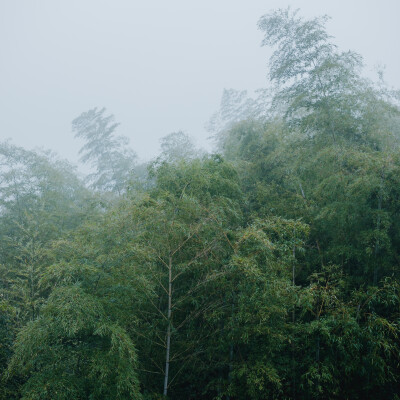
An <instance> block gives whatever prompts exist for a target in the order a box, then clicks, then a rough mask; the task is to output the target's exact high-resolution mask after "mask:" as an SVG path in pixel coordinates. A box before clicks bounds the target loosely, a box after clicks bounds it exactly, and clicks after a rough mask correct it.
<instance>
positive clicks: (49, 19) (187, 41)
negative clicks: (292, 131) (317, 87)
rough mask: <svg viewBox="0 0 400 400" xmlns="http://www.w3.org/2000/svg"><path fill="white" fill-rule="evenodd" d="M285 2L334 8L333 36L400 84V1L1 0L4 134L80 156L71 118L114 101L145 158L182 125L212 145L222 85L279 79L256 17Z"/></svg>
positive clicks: (307, 12)
mask: <svg viewBox="0 0 400 400" xmlns="http://www.w3.org/2000/svg"><path fill="white" fill-rule="evenodd" d="M287 5H291V7H292V8H293V9H296V8H300V9H301V14H302V15H303V16H305V17H311V16H316V15H324V14H327V15H329V16H330V17H331V20H330V21H329V22H328V25H327V26H328V31H329V33H330V34H331V35H332V36H334V37H335V43H336V44H337V45H338V46H339V47H340V48H341V49H343V50H349V49H350V50H355V51H357V52H358V53H360V54H361V55H362V56H363V57H364V61H365V65H366V68H365V73H366V74H367V76H370V77H375V76H376V72H375V71H376V67H377V66H380V67H383V66H385V65H386V69H385V79H386V81H387V82H388V84H389V85H393V86H395V87H399V86H400V78H399V74H398V71H399V70H400V57H399V52H398V51H396V48H395V44H394V43H395V42H396V38H398V37H400V27H399V24H398V21H397V15H398V14H399V12H400V6H399V4H398V2H397V1H394V0H391V1H388V0H384V1H382V2H375V1H352V2H348V1H342V0H339V1H336V2H334V3H333V2H321V1H309V0H307V1H304V0H303V1H292V2H291V3H282V2H281V1H268V2H265V1H258V0H252V1H249V2H240V1H225V0H224V1H219V2H218V3H215V2H211V1H208V0H207V1H203V2H201V3H192V2H185V1H175V0H174V1H170V2H168V3H166V2H162V1H150V2H145V3H140V2H134V1H128V0H116V1H112V2H110V1H105V0H87V1H77V0H72V1H68V2H58V1H52V0H40V1H37V0H36V1H28V0H22V1H7V0H4V1H2V2H1V4H0V47H1V53H2V54H1V60H2V61H1V63H0V76H1V83H0V107H1V113H0V124H1V135H0V138H1V139H2V140H4V139H6V138H11V140H12V142H13V143H15V144H17V145H20V146H23V147H25V148H29V149H33V148H37V147H40V148H45V149H51V150H54V151H56V152H57V153H58V154H59V155H60V156H61V157H63V158H67V159H69V160H71V161H72V162H74V163H77V162H78V150H79V148H80V147H81V145H82V141H79V140H77V139H74V138H73V134H72V130H71V122H72V120H73V119H74V118H76V117H77V116H78V115H80V114H81V113H82V112H84V111H87V110H89V109H92V108H94V107H99V108H102V107H106V108H107V110H108V112H109V113H112V114H114V115H115V118H116V121H118V122H120V123H121V125H120V127H119V128H118V133H119V134H121V135H124V136H126V137H127V138H129V139H130V146H131V147H132V149H133V150H134V151H135V152H136V153H137V154H138V155H139V158H140V159H141V160H149V159H151V158H154V157H155V156H157V154H158V153H159V151H160V138H162V137H163V136H165V135H167V134H169V133H171V132H176V131H183V132H185V133H186V134H188V135H190V136H191V137H193V138H194V140H195V142H196V144H197V145H198V146H199V147H203V148H206V149H208V150H210V149H211V148H213V142H212V141H210V140H209V137H210V133H209V132H207V131H206V129H205V125H206V123H207V122H208V120H209V118H210V117H211V115H212V114H213V113H214V112H215V111H217V110H218V108H219V106H220V100H221V95H222V92H223V90H224V89H230V88H233V89H236V90H248V91H249V93H252V92H253V91H254V90H256V89H259V88H268V87H269V86H270V82H269V80H268V77H267V67H268V58H269V56H270V49H268V48H265V47H264V48H262V47H261V46H260V43H261V39H262V34H261V32H260V31H259V30H258V29H257V21H258V20H259V18H260V17H261V16H262V15H264V14H265V13H267V12H268V11H269V10H271V9H273V8H279V7H282V8H285V7H286V6H287Z"/></svg>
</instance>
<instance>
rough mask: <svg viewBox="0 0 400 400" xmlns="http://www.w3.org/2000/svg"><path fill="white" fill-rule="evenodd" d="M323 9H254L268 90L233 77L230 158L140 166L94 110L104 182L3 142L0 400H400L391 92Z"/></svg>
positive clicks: (180, 137)
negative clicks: (333, 33) (368, 71)
mask: <svg viewBox="0 0 400 400" xmlns="http://www.w3.org/2000/svg"><path fill="white" fill-rule="evenodd" d="M326 21H327V18H326V17H322V18H314V19H311V20H304V19H302V18H300V17H299V16H298V13H297V12H292V11H291V10H290V9H286V10H278V11H274V12H271V13H270V14H267V15H265V16H264V17H262V18H261V19H260V22H259V27H260V29H261V30H262V31H263V32H264V33H265V39H264V41H263V45H269V46H273V47H274V48H275V51H274V53H273V56H272V58H271V62H270V73H269V75H270V78H271V81H272V83H274V84H275V87H274V88H273V89H272V90H269V89H268V90H267V89H263V90H260V91H258V92H257V93H256V95H255V98H250V97H248V96H247V93H246V92H244V91H243V92H240V91H234V90H226V91H224V94H223V99H222V103H221V109H220V111H219V112H218V113H217V114H215V115H214V116H213V118H212V120H211V125H212V130H213V132H214V133H215V134H216V136H215V137H216V139H217V142H218V146H219V150H220V151H221V152H222V155H216V154H214V155H202V154H200V157H199V152H198V150H196V149H195V148H194V147H193V144H192V143H191V141H190V138H189V137H188V136H187V135H186V134H184V133H182V132H175V133H172V134H170V135H168V136H166V137H165V138H164V139H163V140H162V145H161V147H162V153H161V155H160V156H159V157H158V158H157V159H156V160H155V161H153V162H151V163H149V165H145V164H143V165H141V166H140V167H134V155H133V153H132V152H131V151H130V150H128V149H127V148H126V144H127V143H126V140H125V139H124V138H121V137H116V136H115V131H116V128H117V127H118V124H117V123H115V122H114V118H113V116H112V115H109V116H107V115H106V111H105V109H102V110H97V109H93V110H90V111H88V112H86V113H83V114H82V115H81V116H80V117H78V118H77V119H76V120H74V122H73V129H74V131H75V133H76V136H77V137H79V138H81V139H84V141H85V144H84V146H83V148H82V150H81V153H82V161H84V162H90V163H91V165H92V167H94V169H95V172H94V173H93V174H92V175H91V176H90V179H91V183H92V189H95V190H96V192H95V193H96V194H94V193H93V192H91V191H90V190H89V189H87V188H85V187H84V185H83V184H82V183H81V182H80V180H79V179H78V178H77V177H76V175H75V174H74V171H73V169H72V168H71V166H70V165H69V164H68V163H65V162H62V161H60V160H57V159H56V158H55V157H54V156H53V155H51V154H50V153H43V152H42V153H38V152H31V151H26V150H24V149H22V148H19V147H16V146H13V145H11V144H10V143H9V142H6V143H2V144H0V164H1V169H0V179H1V185H0V222H1V230H0V373H1V380H0V398H1V399H3V398H4V399H26V400H28V399H42V400H44V399H82V400H83V399H128V398H129V399H131V398H134V399H140V398H144V399H149V400H150V399H161V398H167V397H168V398H174V399H194V398H196V399H200V400H201V399H204V400H205V399H211V398H215V399H221V400H222V399H266V398H268V399H277V400H278V399H282V400H283V399H338V400H339V399H346V398H351V399H360V400H361V399H366V398H368V399H390V398H397V397H396V396H397V393H399V392H400V380H399V376H400V369H399V365H400V347H399V334H400V325H399V310H400V291H399V289H400V287H399V279H400V276H399V268H398V267H399V260H400V253H399V249H400V190H399V188H400V157H399V152H398V149H399V145H398V144H399V138H400V136H399V135H400V131H399V127H400V125H399V121H400V119H399V109H398V102H397V103H396V97H395V95H394V93H393V92H392V91H388V90H387V89H385V88H384V86H383V84H382V82H380V83H379V84H373V83H371V82H369V81H366V80H364V79H362V78H361V75H360V69H361V57H360V56H358V55H357V54H356V53H352V52H347V53H342V52H339V51H338V50H337V48H336V46H334V45H333V44H332V42H331V38H330V37H329V35H328V34H327V32H326V29H325V23H326ZM134 169H135V170H134ZM145 169H146V172H145V171H144V170H145ZM115 193H118V194H120V196H115ZM109 199H112V200H113V201H109Z"/></svg>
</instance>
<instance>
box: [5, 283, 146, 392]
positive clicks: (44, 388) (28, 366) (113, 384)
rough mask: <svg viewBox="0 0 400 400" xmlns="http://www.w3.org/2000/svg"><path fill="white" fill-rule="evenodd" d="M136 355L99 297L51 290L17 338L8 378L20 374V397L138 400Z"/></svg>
mask: <svg viewBox="0 0 400 400" xmlns="http://www.w3.org/2000/svg"><path fill="white" fill-rule="evenodd" d="M135 367H136V351H135V348H134V346H133V344H132V342H131V340H130V338H129V337H128V335H127V334H126V332H125V331H124V330H123V329H121V327H119V326H118V325H117V324H113V323H112V322H111V321H110V319H109V318H108V316H107V315H106V313H105V310H104V308H103V306H102V304H101V301H99V299H98V298H96V297H94V296H92V295H90V294H88V293H85V291H84V290H82V288H81V287H79V286H78V285H74V286H71V287H60V288H57V289H56V290H54V291H53V293H52V294H51V296H50V297H49V300H48V301H47V304H46V305H45V306H44V307H43V308H42V310H41V315H40V317H39V318H38V319H36V320H35V321H31V322H29V323H28V324H27V325H26V326H25V327H24V328H23V329H22V330H21V331H20V332H19V334H18V337H17V340H16V342H15V348H14V354H13V357H12V359H11V363H10V365H9V374H10V375H13V374H19V375H21V374H23V376H25V377H26V382H25V383H24V384H23V385H22V390H21V392H22V399H41V400H43V399H49V400H50V399H54V398H57V399H60V400H61V399H74V400H75V399H76V400H78V399H79V400H80V399H82V400H83V399H87V398H93V399H121V400H122V399H132V398H134V399H140V398H141V396H140V393H139V383H138V380H137V376H136V369H135Z"/></svg>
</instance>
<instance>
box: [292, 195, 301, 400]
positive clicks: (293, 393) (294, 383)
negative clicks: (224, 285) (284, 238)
mask: <svg viewBox="0 0 400 400" xmlns="http://www.w3.org/2000/svg"><path fill="white" fill-rule="evenodd" d="M302 191H303V190H302ZM295 261H296V245H293V265H292V285H293V288H294V287H295V286H296V264H295ZM295 322H296V304H293V310H292V323H293V332H294V324H295ZM292 375H293V376H292V396H293V400H295V399H296V358H295V348H294V340H293V341H292Z"/></svg>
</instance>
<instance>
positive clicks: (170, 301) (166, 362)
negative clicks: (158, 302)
mask: <svg viewBox="0 0 400 400" xmlns="http://www.w3.org/2000/svg"><path fill="white" fill-rule="evenodd" d="M171 314H172V258H171V257H170V258H169V263H168V315H167V319H168V328H167V347H166V355H165V375H164V391H163V395H164V397H167V392H168V375H169V353H170V349H171Z"/></svg>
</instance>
